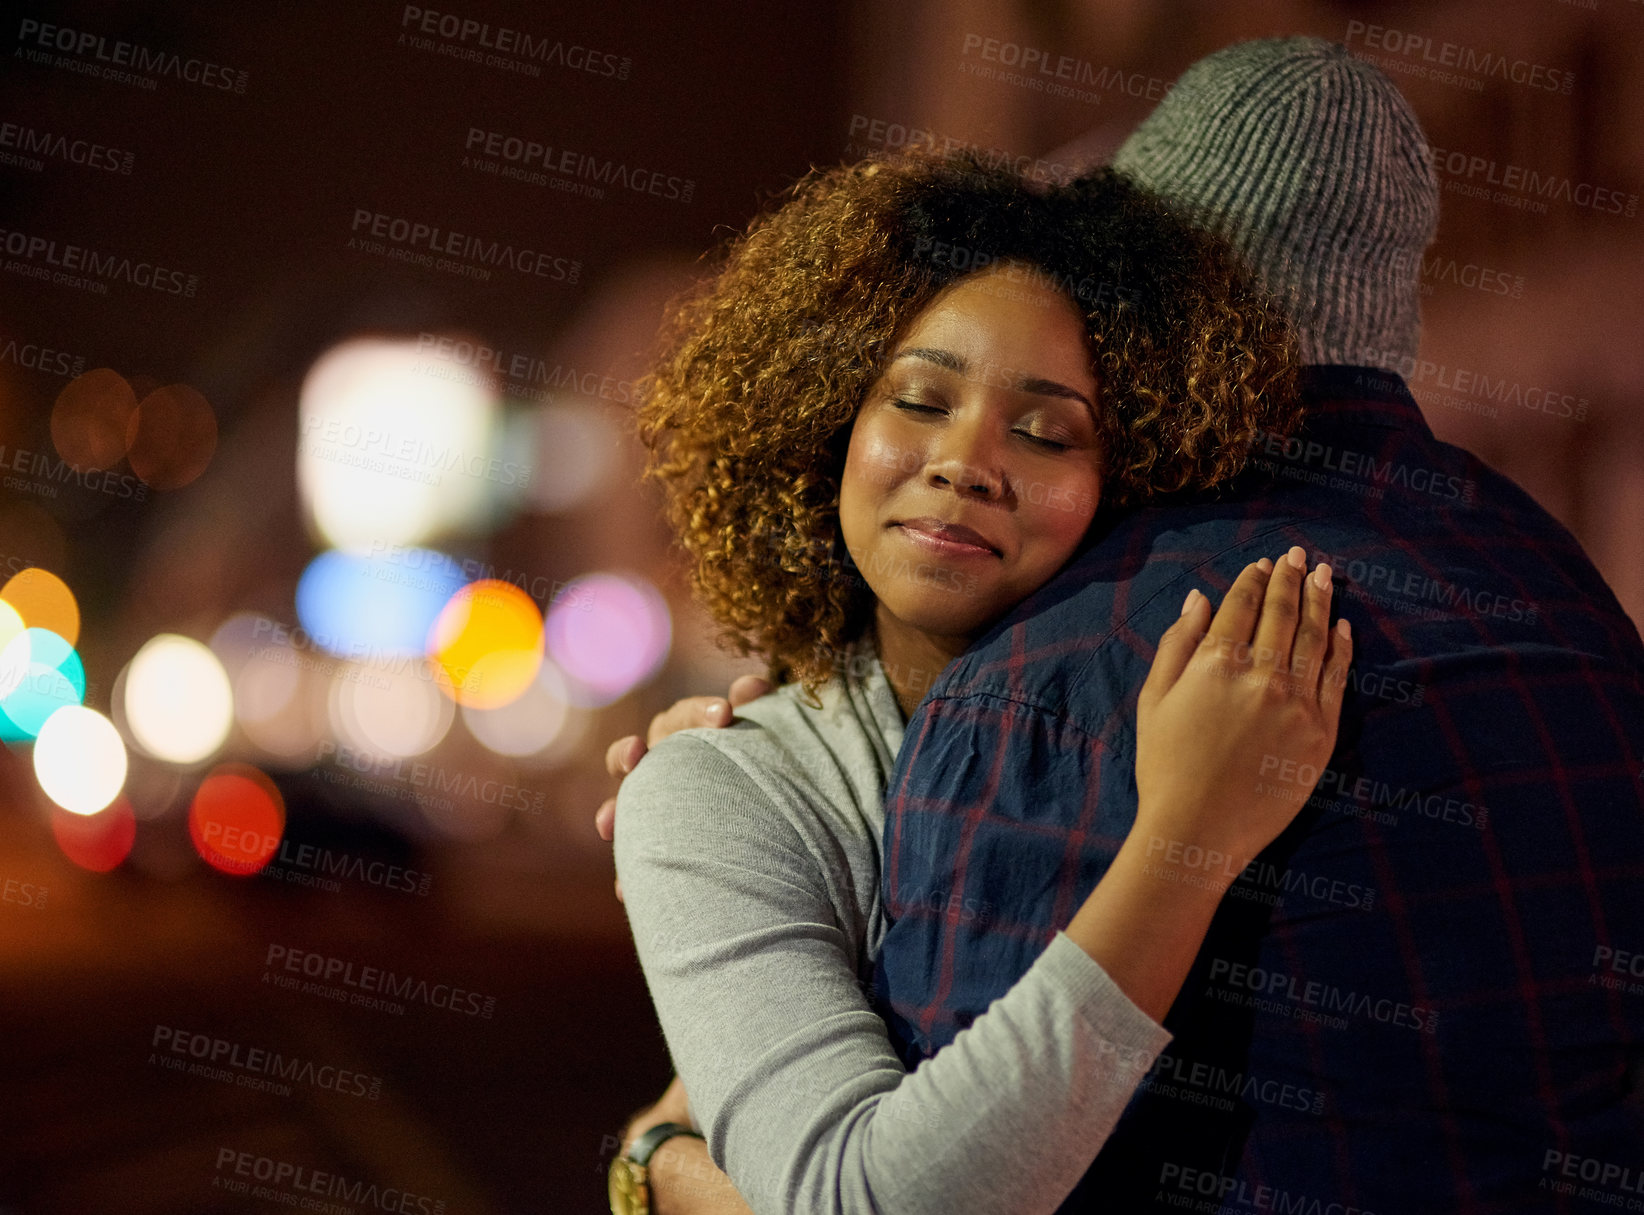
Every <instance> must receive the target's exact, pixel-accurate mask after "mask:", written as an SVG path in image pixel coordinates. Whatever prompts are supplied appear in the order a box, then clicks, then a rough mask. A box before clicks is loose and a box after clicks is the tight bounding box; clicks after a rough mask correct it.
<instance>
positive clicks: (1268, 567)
mask: <svg viewBox="0 0 1644 1215" xmlns="http://www.w3.org/2000/svg"><path fill="white" fill-rule="evenodd" d="M1256 568H1257V569H1259V570H1260V571H1261V572H1262V573H1264V574H1271V573H1272V572H1273V562H1272V561H1271V560H1270V559H1269V558H1267V557H1263V558H1262V559H1261V560H1260V561H1258V562H1256Z"/></svg>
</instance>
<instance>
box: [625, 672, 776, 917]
mask: <svg viewBox="0 0 1644 1215" xmlns="http://www.w3.org/2000/svg"><path fill="white" fill-rule="evenodd" d="M770 690H771V683H770V680H768V679H761V678H760V677H759V676H757V675H744V676H742V677H741V678H740V679H738V680H737V681H736V682H735V683H733V684H731V690H730V693H729V695H728V696H726V697H719V696H687V697H686V698H685V699H684V700H681V701H676V702H675V703H674V704H673V706H672V707H670V708H667V709H664V710H663V711H662V712H660V713H658V714H657V715H656V716H655V717H653V718H651V728H650V730H649V731H648V732H647V733H646V735H645V737H644V738H641V737H640V736H639V735H637V734H630V735H628V736H627V737H626V738H619V739H617V740H616V741H615V742H614V743H612V744H611V745H610V746H609V747H607V748H606V749H605V770H606V771H607V772H609V773H610V774H611V775H612V776H614V777H616V778H617V780H618V781H619V782H620V781H621V780H622V778H623V777H624V776H627V775H628V773H630V772H632V771H633V770H634V766H635V765H636V764H638V763H639V761H640V760H641V759H643V758H644V757H645V752H646V751H648V750H649V749H650V748H652V747H654V746H656V745H657V743H659V742H661V741H662V740H663V739H664V738H667V737H668V735H670V734H674V733H677V732H678V731H680V730H690V729H694V728H696V727H698V726H712V727H717V726H728V725H730V724H731V722H732V721H734V720H735V715H734V713H733V712H732V711H733V710H735V709H740V708H741V707H742V706H743V705H745V704H747V703H748V702H749V701H751V700H758V699H759V698H760V697H761V696H763V695H765V694H766V693H767V692H769V691H770ZM727 701H728V702H729V703H727ZM594 830H595V831H598V832H599V838H600V839H602V840H604V841H606V842H607V843H609V842H610V841H611V840H612V839H614V838H615V837H616V796H615V795H614V794H613V795H612V796H610V797H608V798H606V799H605V800H604V801H603V802H601V803H600V807H599V809H598V810H597V811H596V812H595V813H594ZM616 896H617V899H618V901H620V900H621V898H622V883H621V882H618V883H617V884H616Z"/></svg>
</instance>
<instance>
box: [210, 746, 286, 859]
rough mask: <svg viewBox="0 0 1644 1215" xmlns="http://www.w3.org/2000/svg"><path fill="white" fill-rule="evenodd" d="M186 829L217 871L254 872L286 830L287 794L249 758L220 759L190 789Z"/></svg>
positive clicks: (276, 845)
mask: <svg viewBox="0 0 1644 1215" xmlns="http://www.w3.org/2000/svg"><path fill="white" fill-rule="evenodd" d="M188 835H189V838H190V839H192V840H193V841H194V851H196V852H198V853H199V854H200V859H201V860H203V861H204V862H205V863H206V864H208V865H210V866H211V867H212V868H213V869H216V870H217V871H219V872H221V873H229V874H233V875H234V876H236V877H245V876H247V875H248V874H253V873H256V872H257V871H258V870H259V869H261V868H262V867H263V866H264V865H266V864H268V862H269V859H270V858H271V857H272V856H273V855H274V853H275V852H276V851H278V849H279V847H280V840H281V838H282V837H283V836H284V835H285V799H284V798H282V797H281V796H280V791H279V790H278V789H277V788H275V786H274V782H273V781H272V780H270V779H269V778H268V776H267V774H266V773H264V772H262V771H260V770H259V769H257V768H253V767H252V766H251V765H250V764H219V765H218V766H217V767H215V768H213V769H212V770H211V773H210V775H208V776H207V777H206V778H205V779H204V780H203V781H201V782H200V787H199V789H198V790H196V792H195V794H194V801H193V804H192V805H190V806H189V808H188Z"/></svg>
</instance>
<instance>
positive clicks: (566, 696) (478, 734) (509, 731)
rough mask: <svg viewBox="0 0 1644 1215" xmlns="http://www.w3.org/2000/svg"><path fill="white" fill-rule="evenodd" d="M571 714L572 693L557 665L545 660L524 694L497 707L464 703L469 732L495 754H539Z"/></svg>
mask: <svg viewBox="0 0 1644 1215" xmlns="http://www.w3.org/2000/svg"><path fill="white" fill-rule="evenodd" d="M570 714H571V694H570V689H569V688H568V687H567V686H566V683H565V676H564V675H562V674H561V673H560V669H559V667H557V666H555V665H554V663H552V662H547V661H545V662H544V663H543V664H542V667H541V669H540V670H538V671H537V677H536V678H535V679H533V680H532V681H531V686H530V687H528V688H526V689H525V692H524V694H523V695H521V696H520V697H519V698H518V699H517V700H514V701H512V702H510V703H508V704H506V705H503V706H502V707H501V708H498V709H479V708H475V707H474V706H473V705H466V704H465V705H463V707H462V720H463V722H464V724H465V725H467V727H468V732H469V733H470V734H472V735H473V736H474V737H475V738H477V739H478V740H479V741H480V743H481V744H482V745H483V746H485V747H486V748H487V749H489V750H491V751H494V752H496V754H498V755H506V756H509V757H510V758H514V759H520V758H524V757H526V756H532V755H538V754H540V753H542V752H544V751H546V750H547V749H548V748H549V747H551V746H553V744H554V743H555V742H556V741H558V740H559V739H560V738H561V737H562V736H563V734H564V732H565V723H566V721H567V719H568V718H569V716H570Z"/></svg>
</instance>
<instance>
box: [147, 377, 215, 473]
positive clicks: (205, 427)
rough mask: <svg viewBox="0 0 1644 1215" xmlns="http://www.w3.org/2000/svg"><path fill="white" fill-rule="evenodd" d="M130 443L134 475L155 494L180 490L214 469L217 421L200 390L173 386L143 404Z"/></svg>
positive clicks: (155, 393) (149, 395)
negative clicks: (152, 489)
mask: <svg viewBox="0 0 1644 1215" xmlns="http://www.w3.org/2000/svg"><path fill="white" fill-rule="evenodd" d="M126 438H127V440H128V441H129V450H128V451H127V453H126V454H127V455H128V456H129V457H130V459H131V469H132V471H133V472H135V473H136V474H137V475H138V476H139V477H141V478H142V479H143V480H144V481H146V482H147V483H148V484H149V485H151V486H153V487H154V488H155V489H180V488H181V487H183V486H184V485H187V484H188V483H189V482H190V481H193V480H194V479H195V478H196V477H198V476H199V475H200V474H201V473H203V472H205V470H206V466H207V465H208V464H210V463H211V457H212V456H213V455H214V454H215V453H216V451H217V416H216V414H214V413H213V412H212V411H211V402H209V401H207V400H206V399H205V397H204V396H202V395H201V394H200V392H199V390H197V389H195V388H191V387H189V385H187V384H168V385H167V386H166V387H164V388H156V389H155V390H154V391H153V392H151V393H149V394H148V395H147V396H146V397H144V398H143V399H142V401H141V402H140V403H139V404H138V406H137V410H136V412H135V413H133V414H132V415H131V421H130V423H129V424H128V425H127V427H126Z"/></svg>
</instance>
